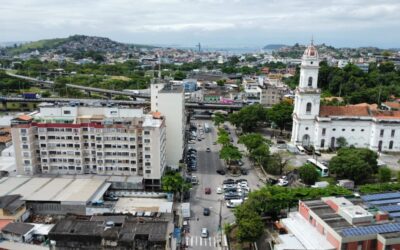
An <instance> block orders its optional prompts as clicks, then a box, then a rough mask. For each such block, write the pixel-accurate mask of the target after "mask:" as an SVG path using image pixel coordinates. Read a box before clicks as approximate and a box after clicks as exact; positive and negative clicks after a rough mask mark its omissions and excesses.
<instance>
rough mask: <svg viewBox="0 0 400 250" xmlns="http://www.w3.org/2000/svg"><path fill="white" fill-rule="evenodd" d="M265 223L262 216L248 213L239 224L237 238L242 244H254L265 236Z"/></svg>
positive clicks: (251, 212)
mask: <svg viewBox="0 0 400 250" xmlns="http://www.w3.org/2000/svg"><path fill="white" fill-rule="evenodd" d="M263 231H264V223H263V221H262V218H261V216H260V215H258V214H257V213H255V212H253V211H248V216H246V217H245V218H243V219H242V220H240V222H239V223H238V231H237V235H236V236H237V237H238V239H239V241H240V242H254V241H256V240H257V239H258V238H260V236H261V235H262V234H263Z"/></svg>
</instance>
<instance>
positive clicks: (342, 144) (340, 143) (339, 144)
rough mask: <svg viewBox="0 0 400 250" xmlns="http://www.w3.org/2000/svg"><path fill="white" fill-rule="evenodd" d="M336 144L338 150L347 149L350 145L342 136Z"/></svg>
mask: <svg viewBox="0 0 400 250" xmlns="http://www.w3.org/2000/svg"><path fill="white" fill-rule="evenodd" d="M336 144H337V147H338V148H345V147H347V145H348V143H347V140H346V138H344V137H343V136H340V137H338V138H337V139H336Z"/></svg>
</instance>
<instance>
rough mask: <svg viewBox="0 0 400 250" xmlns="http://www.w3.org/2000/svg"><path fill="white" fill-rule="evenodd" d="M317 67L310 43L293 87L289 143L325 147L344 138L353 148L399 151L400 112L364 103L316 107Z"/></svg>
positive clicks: (317, 96)
mask: <svg viewBox="0 0 400 250" xmlns="http://www.w3.org/2000/svg"><path fill="white" fill-rule="evenodd" d="M318 69H319V57H318V51H317V50H316V49H315V47H314V46H313V44H311V45H310V46H308V48H307V49H306V50H305V52H304V55H303V58H302V63H301V70H300V82H299V86H298V87H297V89H296V95H295V104H294V112H293V130H292V139H291V141H292V143H294V144H297V145H300V144H301V145H312V146H314V147H315V148H316V149H328V148H335V147H336V146H337V139H338V138H339V137H344V138H345V139H346V141H347V142H348V144H349V145H353V146H355V147H364V148H369V149H372V150H375V151H391V152H396V151H400V111H382V110H374V109H371V108H370V107H369V106H368V105H350V106H339V107H336V106H321V107H320V99H321V98H320V93H321V91H320V89H319V88H318V85H317V80H318Z"/></svg>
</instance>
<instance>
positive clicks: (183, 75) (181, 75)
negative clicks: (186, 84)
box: [174, 71, 186, 81]
mask: <svg viewBox="0 0 400 250" xmlns="http://www.w3.org/2000/svg"><path fill="white" fill-rule="evenodd" d="M185 78H186V73H185V72H183V71H176V72H175V74H174V80H178V81H182V80H183V79H185Z"/></svg>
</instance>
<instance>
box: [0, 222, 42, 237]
mask: <svg viewBox="0 0 400 250" xmlns="http://www.w3.org/2000/svg"><path fill="white" fill-rule="evenodd" d="M34 227H35V226H34V225H31V224H27V223H20V222H13V223H9V224H8V225H7V226H5V227H4V228H3V229H2V230H1V231H2V232H3V233H11V234H16V235H24V234H26V233H28V232H29V231H31V230H32V229H33V228H34Z"/></svg>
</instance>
